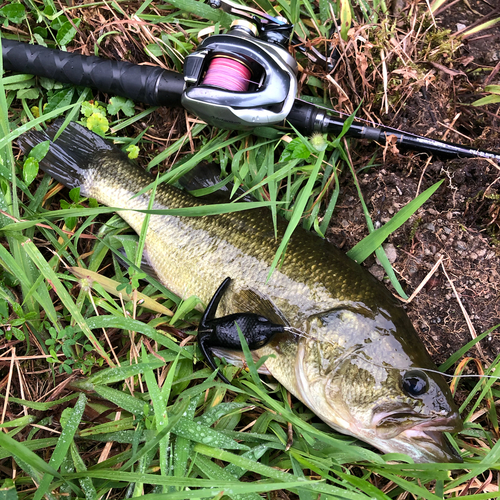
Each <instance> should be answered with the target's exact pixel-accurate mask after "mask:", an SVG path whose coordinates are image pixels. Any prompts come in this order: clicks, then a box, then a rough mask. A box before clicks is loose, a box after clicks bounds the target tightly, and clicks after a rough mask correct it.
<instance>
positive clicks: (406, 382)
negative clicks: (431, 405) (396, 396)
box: [403, 370, 429, 397]
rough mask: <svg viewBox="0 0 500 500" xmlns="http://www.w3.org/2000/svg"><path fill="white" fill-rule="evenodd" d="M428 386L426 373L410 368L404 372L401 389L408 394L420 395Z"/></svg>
mask: <svg viewBox="0 0 500 500" xmlns="http://www.w3.org/2000/svg"><path fill="white" fill-rule="evenodd" d="M428 388H429V381H428V379H427V375H426V374H425V373H424V372H421V371H420V370H410V371H408V372H406V373H405V374H404V377H403V391H405V392H406V394H408V396H412V397H415V396H420V395H421V394H423V393H424V392H427V389H428Z"/></svg>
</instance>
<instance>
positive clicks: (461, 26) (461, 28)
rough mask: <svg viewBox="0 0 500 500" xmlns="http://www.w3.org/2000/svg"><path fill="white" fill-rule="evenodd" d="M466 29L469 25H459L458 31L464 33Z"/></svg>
mask: <svg viewBox="0 0 500 500" xmlns="http://www.w3.org/2000/svg"><path fill="white" fill-rule="evenodd" d="M465 28H467V25H465V24H463V23H457V31H462V30H464V29H465Z"/></svg>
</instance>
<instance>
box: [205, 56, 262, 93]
mask: <svg viewBox="0 0 500 500" xmlns="http://www.w3.org/2000/svg"><path fill="white" fill-rule="evenodd" d="M251 76H252V73H251V72H250V70H249V69H248V68H247V67H246V66H245V65H244V64H243V63H241V62H239V61H236V60H235V59H231V58H229V57H221V56H219V57H215V58H214V59H212V62H211V63H210V66H209V68H208V70H207V74H206V75H205V79H204V80H203V84H204V85H213V86H214V87H221V88H223V89H226V90H233V91H237V92H245V91H246V90H248V85H249V83H250V77H251Z"/></svg>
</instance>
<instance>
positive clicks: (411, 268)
mask: <svg viewBox="0 0 500 500" xmlns="http://www.w3.org/2000/svg"><path fill="white" fill-rule="evenodd" d="M407 269H408V274H410V275H411V276H413V275H414V274H416V273H418V266H417V264H416V263H415V262H410V263H409V264H408V267H407Z"/></svg>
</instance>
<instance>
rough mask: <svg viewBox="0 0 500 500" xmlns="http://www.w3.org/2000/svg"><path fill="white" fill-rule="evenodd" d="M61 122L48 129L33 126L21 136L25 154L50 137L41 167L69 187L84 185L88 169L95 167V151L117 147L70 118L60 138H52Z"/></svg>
mask: <svg viewBox="0 0 500 500" xmlns="http://www.w3.org/2000/svg"><path fill="white" fill-rule="evenodd" d="M59 126H60V124H59V123H57V122H56V124H54V125H52V126H51V127H49V128H48V129H47V132H38V131H36V130H30V131H29V132H26V133H25V134H23V135H22V136H21V137H19V139H18V143H19V146H20V148H21V150H22V151H23V153H24V154H28V153H29V151H31V149H32V148H34V147H35V146H36V145H37V144H40V143H41V142H44V141H51V145H50V149H49V151H48V153H47V154H46V155H45V158H44V159H43V160H42V161H41V162H40V168H41V169H42V170H43V171H44V172H46V173H47V174H49V175H50V176H51V177H53V178H54V179H55V180H56V181H58V182H60V183H62V184H64V185H65V186H67V187H69V188H71V189H72V188H74V187H80V186H81V185H82V182H83V179H84V176H85V175H84V174H85V170H87V169H89V168H91V167H92V165H93V164H94V162H95V156H96V154H99V153H101V154H102V153H103V152H105V151H113V150H115V151H116V150H117V148H116V147H115V146H113V145H112V144H110V143H109V142H107V141H106V140H105V139H103V138H102V137H101V136H99V135H97V134H94V132H91V131H90V130H88V129H87V128H85V127H82V126H81V125H79V124H78V123H74V122H71V123H70V124H69V125H68V126H67V127H66V128H65V129H64V130H63V132H62V133H61V135H60V136H59V137H58V138H57V140H56V142H52V139H53V138H54V136H55V135H56V133H57V131H58V130H59Z"/></svg>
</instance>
